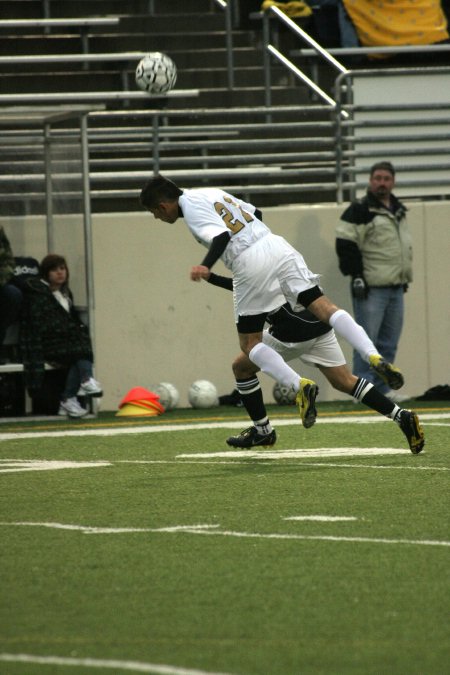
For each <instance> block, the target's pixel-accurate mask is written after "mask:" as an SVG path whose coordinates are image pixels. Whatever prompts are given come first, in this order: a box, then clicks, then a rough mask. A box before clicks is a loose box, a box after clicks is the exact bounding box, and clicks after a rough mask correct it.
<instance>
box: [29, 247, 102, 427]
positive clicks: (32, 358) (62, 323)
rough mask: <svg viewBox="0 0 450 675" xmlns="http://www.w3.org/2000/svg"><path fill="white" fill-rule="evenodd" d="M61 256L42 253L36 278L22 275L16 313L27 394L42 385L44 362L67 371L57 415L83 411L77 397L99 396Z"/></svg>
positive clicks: (86, 334)
mask: <svg viewBox="0 0 450 675" xmlns="http://www.w3.org/2000/svg"><path fill="white" fill-rule="evenodd" d="M68 282H69V269H68V267H67V262H66V260H65V258H64V257H63V256H61V255H57V254H49V255H47V256H46V257H45V258H44V259H43V260H42V262H41V264H40V278H37V279H36V278H35V279H28V281H27V283H26V286H25V293H24V297H25V302H24V308H23V312H22V322H21V331H20V345H21V351H22V357H23V363H24V369H25V377H26V384H27V388H28V390H29V392H30V395H32V396H33V393H34V394H35V393H36V392H37V391H39V389H40V388H41V387H42V384H43V380H44V370H45V363H48V364H50V365H52V366H54V367H57V368H64V369H65V370H66V371H67V377H66V380H65V384H64V388H63V391H62V392H61V397H60V409H59V414H61V415H68V416H69V417H83V416H84V415H86V414H87V412H88V411H87V410H86V409H84V408H83V407H82V406H81V405H80V403H79V401H78V399H77V395H79V396H101V395H102V393H103V392H102V389H101V386H100V384H99V383H98V382H97V381H96V380H95V379H94V377H93V370H92V369H93V360H94V357H93V350H92V343H91V338H90V336H89V331H88V329H87V327H86V326H85V325H84V324H83V322H82V321H81V319H80V317H79V315H78V312H77V311H76V309H75V307H74V301H73V295H72V292H71V290H70V288H69V285H68Z"/></svg>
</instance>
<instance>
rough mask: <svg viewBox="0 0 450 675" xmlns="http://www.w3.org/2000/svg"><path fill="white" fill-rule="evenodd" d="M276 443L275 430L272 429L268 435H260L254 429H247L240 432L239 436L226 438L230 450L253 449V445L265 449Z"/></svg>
mask: <svg viewBox="0 0 450 675" xmlns="http://www.w3.org/2000/svg"><path fill="white" fill-rule="evenodd" d="M276 441H277V435H276V433H275V429H272V431H271V432H270V434H260V433H258V430H257V429H256V427H249V428H248V429H244V431H241V433H240V434H239V436H230V438H227V443H228V445H231V447H232V448H253V447H254V446H255V445H262V446H263V447H265V448H266V447H268V446H270V445H275V443H276Z"/></svg>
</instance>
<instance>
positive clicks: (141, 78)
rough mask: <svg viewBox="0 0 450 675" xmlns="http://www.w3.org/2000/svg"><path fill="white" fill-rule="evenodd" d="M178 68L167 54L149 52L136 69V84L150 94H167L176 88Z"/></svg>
mask: <svg viewBox="0 0 450 675" xmlns="http://www.w3.org/2000/svg"><path fill="white" fill-rule="evenodd" d="M176 81H177V67H176V65H175V64H174V62H173V61H172V59H171V58H170V56H167V54H163V53H162V52H149V53H148V54H146V55H145V56H144V57H143V58H142V59H141V60H140V61H139V63H138V65H137V67H136V84H137V86H138V87H139V89H142V90H143V91H146V92H148V93H149V94H165V93H166V92H167V91H170V90H171V89H173V87H174V86H175V82H176Z"/></svg>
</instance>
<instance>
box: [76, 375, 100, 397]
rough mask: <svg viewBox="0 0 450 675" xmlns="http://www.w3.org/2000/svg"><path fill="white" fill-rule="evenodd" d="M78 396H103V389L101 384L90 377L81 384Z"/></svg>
mask: <svg viewBox="0 0 450 675" xmlns="http://www.w3.org/2000/svg"><path fill="white" fill-rule="evenodd" d="M78 396H103V389H102V386H101V384H100V382H97V380H94V378H93V377H90V378H89V379H88V380H85V381H84V382H82V383H81V385H80V389H79V391H78Z"/></svg>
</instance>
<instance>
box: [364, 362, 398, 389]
mask: <svg viewBox="0 0 450 675" xmlns="http://www.w3.org/2000/svg"><path fill="white" fill-rule="evenodd" d="M369 363H370V367H371V368H372V370H374V371H375V372H376V373H377V375H379V376H380V377H381V379H382V380H383V382H384V383H385V384H387V385H388V386H389V387H390V388H391V389H400V388H401V387H403V385H404V384H405V380H404V378H403V375H402V373H401V371H400V369H399V368H397V367H396V366H393V365H392V363H389V362H388V361H385V359H383V357H382V356H379V355H378V354H372V356H370V357H369Z"/></svg>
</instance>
